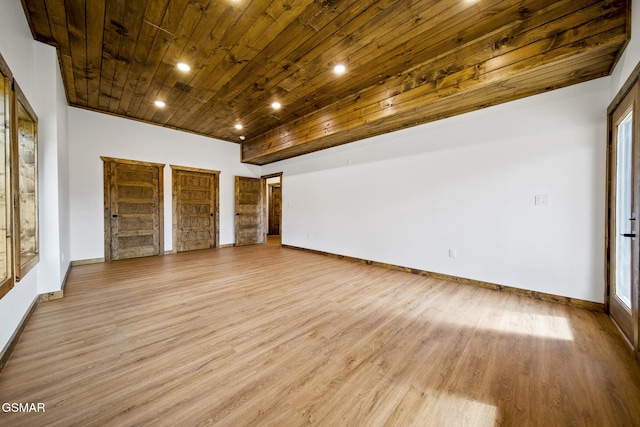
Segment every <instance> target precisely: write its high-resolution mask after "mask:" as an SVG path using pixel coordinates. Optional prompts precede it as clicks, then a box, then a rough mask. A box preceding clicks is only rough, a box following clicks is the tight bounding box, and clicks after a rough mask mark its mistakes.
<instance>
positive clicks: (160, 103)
mask: <svg viewBox="0 0 640 427" xmlns="http://www.w3.org/2000/svg"><path fill="white" fill-rule="evenodd" d="M154 104H156V107H160V108H163V107H164V106H165V105H167V104H165V103H164V102H162V101H156V102H154Z"/></svg>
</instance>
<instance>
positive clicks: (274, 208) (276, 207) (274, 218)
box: [269, 184, 282, 235]
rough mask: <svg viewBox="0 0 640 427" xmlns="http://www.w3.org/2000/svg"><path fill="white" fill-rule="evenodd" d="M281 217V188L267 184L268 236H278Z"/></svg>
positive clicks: (277, 185)
mask: <svg viewBox="0 0 640 427" xmlns="http://www.w3.org/2000/svg"><path fill="white" fill-rule="evenodd" d="M281 216H282V187H280V184H269V234H271V235H280V218H281Z"/></svg>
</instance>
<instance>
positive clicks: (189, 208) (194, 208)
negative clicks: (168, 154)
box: [171, 165, 220, 252]
mask: <svg viewBox="0 0 640 427" xmlns="http://www.w3.org/2000/svg"><path fill="white" fill-rule="evenodd" d="M171 170H172V184H173V185H172V187H173V251H174V252H183V251H193V250H197V249H209V248H215V247H218V236H219V232H218V224H219V219H218V215H219V209H218V200H219V196H218V187H219V181H218V177H219V174H220V172H219V171H210V170H205V169H194V168H185V167H181V166H173V165H172V166H171Z"/></svg>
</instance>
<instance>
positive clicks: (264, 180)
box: [260, 172, 284, 243]
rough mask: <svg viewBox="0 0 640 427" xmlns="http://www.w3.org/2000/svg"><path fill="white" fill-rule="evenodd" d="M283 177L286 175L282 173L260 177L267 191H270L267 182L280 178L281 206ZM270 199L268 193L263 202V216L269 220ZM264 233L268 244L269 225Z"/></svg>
mask: <svg viewBox="0 0 640 427" xmlns="http://www.w3.org/2000/svg"><path fill="white" fill-rule="evenodd" d="M283 175H284V174H283V173H282V172H276V173H271V174H269V175H262V176H261V177H260V178H262V186H263V187H265V188H266V189H268V186H267V180H268V179H269V178H280V203H281V204H282V191H283V185H284V183H283V182H282V181H283V179H282V177H283ZM268 198H269V193H268V192H267V197H265V198H264V200H263V202H262V204H263V206H262V209H263V213H262V214H263V216H264V218H268V212H267V209H268V206H267V205H268V202H267V200H268ZM267 222H268V221H267ZM264 233H265V236H264V242H265V243H267V234H268V233H269V224H268V223H267V224H265V230H264ZM280 239H282V207H281V208H280ZM281 242H282V240H281Z"/></svg>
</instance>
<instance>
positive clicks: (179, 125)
mask: <svg viewBox="0 0 640 427" xmlns="http://www.w3.org/2000/svg"><path fill="white" fill-rule="evenodd" d="M23 5H24V9H25V12H26V15H27V18H28V22H29V26H30V28H31V31H32V33H33V35H34V37H35V38H36V39H37V40H39V41H42V42H45V43H49V44H52V45H55V46H57V47H58V52H59V56H60V63H61V65H62V74H63V80H64V84H65V88H66V92H67V97H68V99H69V102H70V103H71V104H72V105H74V106H77V107H80V108H86V109H90V110H96V111H101V112H105V113H108V114H112V115H116V116H123V117H129V118H132V119H135V120H140V121H143V122H147V123H154V124H158V125H161V126H165V127H168V128H173V129H180V130H185V131H188V132H193V133H196V134H200V135H206V136H210V137H214V138H217V139H222V140H226V141H233V142H238V143H240V142H241V141H240V139H239V137H240V136H241V135H242V136H245V137H246V139H245V140H244V142H242V145H243V159H244V161H246V162H249V163H255V164H265V163H268V162H272V161H275V160H281V159H284V158H289V157H293V156H297V155H300V154H303V153H308V152H312V151H316V150H320V149H323V148H327V147H331V146H335V145H339V144H344V143H347V142H351V141H355V140H359V139H363V138H366V137H368V136H371V135H372V134H380V133H385V132H390V131H393V130H397V129H402V128H406V127H409V126H414V125H416V124H420V123H427V122H429V121H433V120H438V119H440V118H442V117H448V116H452V115H456V114H462V113H464V112H468V111H472V110H475V109H478V108H483V107H486V106H488V105H495V104H496V103H502V102H508V101H511V100H514V99H519V98H521V97H523V96H528V95H531V94H535V93H541V92H543V91H545V90H549V89H550V88H559V87H564V86H567V85H570V84H575V83H579V82H584V81H587V80H590V79H594V78H598V77H601V76H602V75H607V74H609V73H610V72H611V70H612V68H613V66H614V64H615V63H616V60H617V58H618V57H619V56H620V53H621V52H622V50H623V49H624V47H625V46H626V44H627V42H628V40H629V37H630V0H562V1H552V0H517V1H516V0H482V1H476V2H468V1H462V0H445V1H436V0H342V1H334V0H251V1H241V2H240V1H233V2H232V1H227V0H225V1H213V0H154V1H150V0H137V1H128V0H109V1H105V0H91V1H87V0H23ZM577 57H580V58H581V61H576V60H575V59H576V58H577ZM179 61H182V62H186V63H188V64H190V65H191V71H189V72H188V73H182V72H180V71H178V70H177V69H176V63H177V62H179ZM337 63H343V64H345V65H346V66H347V69H348V72H347V73H346V74H345V75H343V76H340V77H336V76H335V75H334V74H333V72H332V69H333V67H334V66H335V65H336V64H337ZM543 68H544V69H546V70H547V72H545V73H541V71H542V69H543ZM516 80H517V83H516ZM156 99H159V100H162V101H164V102H165V103H166V105H167V106H166V108H164V109H157V108H156V107H154V106H153V101H155V100H156ZM469 100H471V101H469ZM274 101H278V102H280V103H281V104H282V106H283V108H282V109H280V110H277V111H276V110H273V109H272V108H271V107H270V104H271V103H272V102H274ZM238 121H240V122H242V123H243V124H244V125H245V127H244V129H243V130H242V132H241V133H240V132H238V131H236V130H235V129H234V127H233V126H234V124H235V123H236V122H238ZM372 127H373V129H372Z"/></svg>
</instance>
